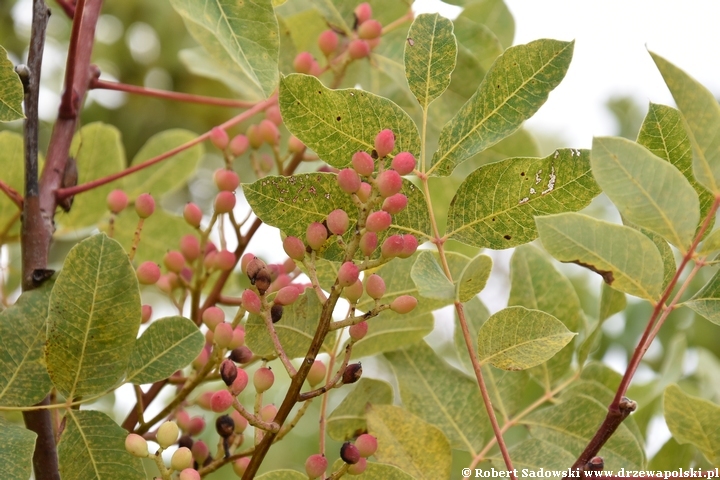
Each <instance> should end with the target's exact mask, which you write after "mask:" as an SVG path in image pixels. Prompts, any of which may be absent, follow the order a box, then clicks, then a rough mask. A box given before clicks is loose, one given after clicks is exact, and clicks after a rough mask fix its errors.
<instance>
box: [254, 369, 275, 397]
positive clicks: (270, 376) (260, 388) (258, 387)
mask: <svg viewBox="0 0 720 480" xmlns="http://www.w3.org/2000/svg"><path fill="white" fill-rule="evenodd" d="M273 383H275V374H274V373H273V372H272V370H271V369H270V367H260V368H258V369H257V370H255V374H254V375H253V386H255V391H256V392H258V393H262V392H264V391H266V390H269V389H270V388H271V387H272V386H273Z"/></svg>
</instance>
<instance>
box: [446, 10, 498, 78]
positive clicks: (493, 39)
mask: <svg viewBox="0 0 720 480" xmlns="http://www.w3.org/2000/svg"><path fill="white" fill-rule="evenodd" d="M454 27H455V29H454V33H455V37H457V40H458V43H459V44H460V46H461V47H463V48H465V49H467V51H468V53H470V54H471V55H472V56H473V57H474V58H475V59H476V60H477V61H478V63H479V64H480V66H481V67H482V68H483V70H485V71H486V72H487V71H488V70H490V67H491V66H492V64H493V63H494V62H495V60H496V59H497V57H499V56H500V55H502V52H503V47H502V45H501V44H500V40H498V37H497V36H495V34H494V33H493V32H492V30H490V29H489V28H488V27H487V26H485V25H483V24H482V23H477V22H475V21H473V20H472V19H469V18H467V17H464V16H462V14H461V15H460V16H459V17H458V18H456V19H455V22H454ZM463 81H465V82H467V81H468V79H467V78H464V79H463Z"/></svg>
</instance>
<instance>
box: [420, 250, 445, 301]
mask: <svg viewBox="0 0 720 480" xmlns="http://www.w3.org/2000/svg"><path fill="white" fill-rule="evenodd" d="M410 277H412V280H413V282H414V283H415V286H417V289H418V293H419V294H420V295H421V296H423V297H425V298H434V299H438V300H453V299H454V298H455V286H454V285H453V284H452V282H451V281H450V280H448V278H447V276H445V273H444V272H443V269H442V267H441V266H440V264H439V263H438V261H437V260H436V259H435V256H434V255H433V254H432V252H430V251H429V250H423V251H421V252H420V253H419V254H418V257H417V260H415V263H414V264H413V266H412V269H411V270H410Z"/></svg>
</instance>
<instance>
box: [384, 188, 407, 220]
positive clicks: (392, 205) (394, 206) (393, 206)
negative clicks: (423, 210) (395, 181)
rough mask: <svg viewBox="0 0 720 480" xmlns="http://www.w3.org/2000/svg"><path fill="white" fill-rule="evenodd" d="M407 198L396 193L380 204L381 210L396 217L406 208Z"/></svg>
mask: <svg viewBox="0 0 720 480" xmlns="http://www.w3.org/2000/svg"><path fill="white" fill-rule="evenodd" d="M407 204H408V198H407V197H406V196H405V195H403V194H402V193H396V194H395V195H390V196H389V197H387V198H386V199H385V200H384V201H383V204H382V209H383V210H385V211H386V212H388V213H389V214H391V215H397V214H398V213H400V212H402V211H403V210H405V207H407Z"/></svg>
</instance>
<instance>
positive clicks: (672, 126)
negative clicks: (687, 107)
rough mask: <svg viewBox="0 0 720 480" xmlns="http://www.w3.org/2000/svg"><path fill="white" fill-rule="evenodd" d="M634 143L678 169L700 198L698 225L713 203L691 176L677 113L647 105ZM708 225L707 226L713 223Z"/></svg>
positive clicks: (687, 142) (687, 148)
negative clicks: (645, 114) (647, 108)
mask: <svg viewBox="0 0 720 480" xmlns="http://www.w3.org/2000/svg"><path fill="white" fill-rule="evenodd" d="M637 142H638V143H639V144H640V145H642V146H644V147H645V148H647V149H648V150H650V151H651V152H652V153H654V154H655V155H657V156H658V157H660V158H662V159H663V160H667V161H668V162H670V163H672V164H673V165H675V167H677V169H678V170H680V173H682V174H683V175H684V176H685V178H686V179H687V181H688V182H690V185H692V187H693V189H695V192H696V193H697V194H698V198H699V199H700V222H701V223H702V219H704V218H705V217H706V216H707V213H708V212H709V211H710V208H711V207H712V203H713V200H714V197H713V195H712V194H711V193H710V192H708V191H707V190H705V188H703V186H702V185H700V184H699V183H698V182H697V180H695V177H694V176H693V169H692V163H693V155H692V144H691V143H690V138H689V137H688V135H687V133H686V132H685V126H684V125H683V118H682V115H681V114H680V112H679V111H678V110H676V109H674V108H672V107H668V106H665V105H659V104H657V103H651V104H650V108H649V110H648V113H647V116H646V117H645V120H643V123H642V127H641V128H640V133H638V138H637ZM714 221H715V219H713V222H712V223H710V227H709V228H712V225H713V223H714Z"/></svg>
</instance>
